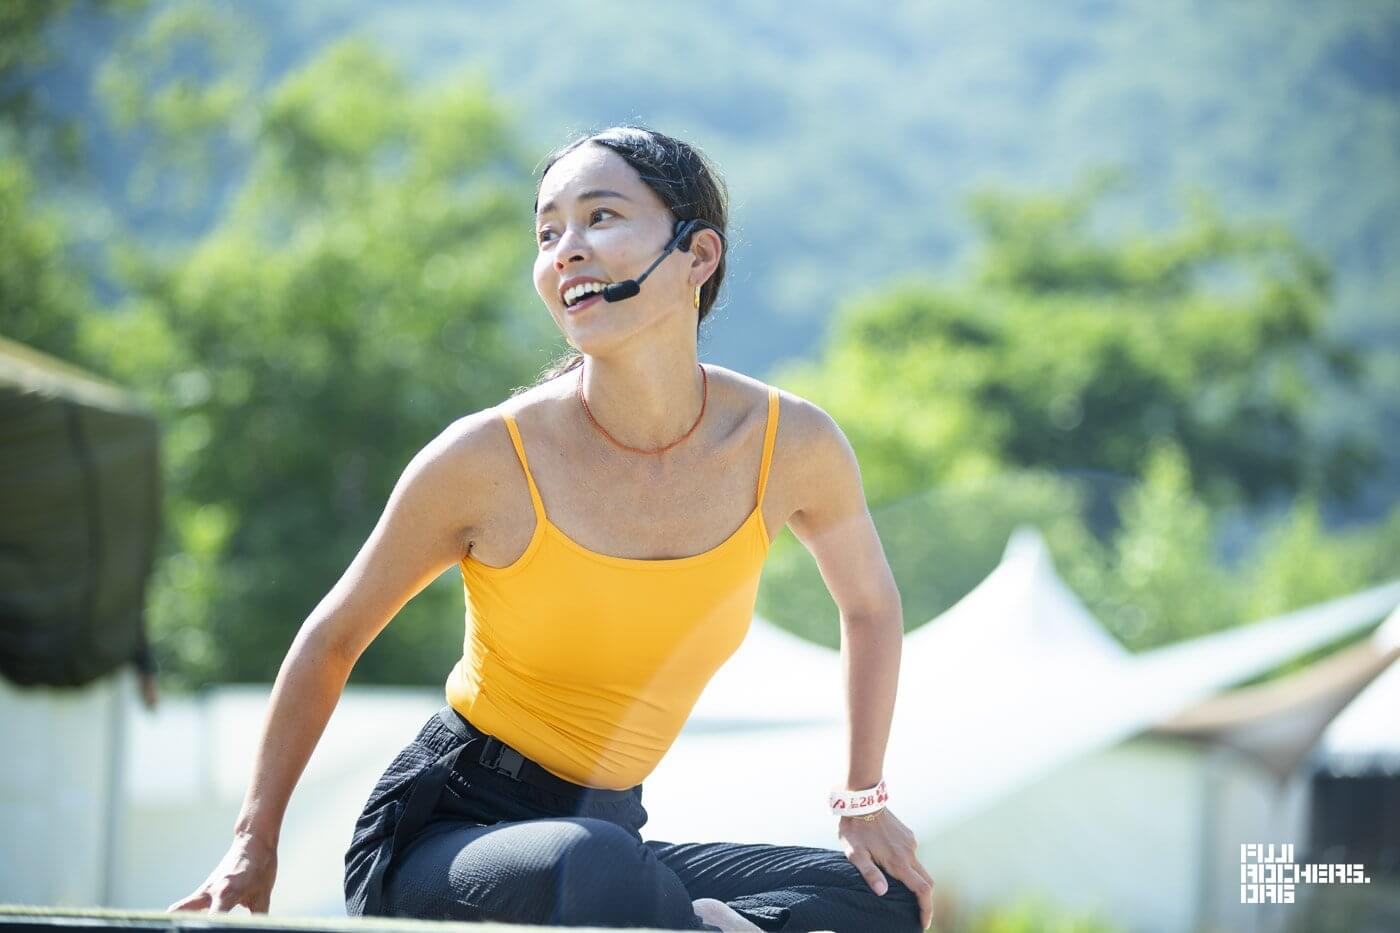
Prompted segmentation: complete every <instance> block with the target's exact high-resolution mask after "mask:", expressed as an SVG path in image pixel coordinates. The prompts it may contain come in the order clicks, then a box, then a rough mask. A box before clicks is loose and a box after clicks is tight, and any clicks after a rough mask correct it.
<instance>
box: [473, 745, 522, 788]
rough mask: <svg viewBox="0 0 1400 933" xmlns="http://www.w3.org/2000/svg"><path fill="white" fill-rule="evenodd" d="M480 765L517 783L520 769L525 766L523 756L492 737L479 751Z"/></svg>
mask: <svg viewBox="0 0 1400 933" xmlns="http://www.w3.org/2000/svg"><path fill="white" fill-rule="evenodd" d="M481 763H482V764H483V765H485V766H486V767H488V768H490V769H492V770H493V771H498V772H500V773H501V774H504V775H506V776H507V777H509V778H510V779H511V780H514V781H518V780H520V769H521V768H522V767H524V765H525V756H524V755H521V754H520V753H519V752H517V751H516V750H515V749H513V748H511V747H510V746H509V745H507V744H505V743H504V742H502V741H501V740H500V739H498V738H496V737H495V736H494V735H493V736H491V737H490V738H488V739H487V741H486V747H485V748H484V749H482V751H481Z"/></svg>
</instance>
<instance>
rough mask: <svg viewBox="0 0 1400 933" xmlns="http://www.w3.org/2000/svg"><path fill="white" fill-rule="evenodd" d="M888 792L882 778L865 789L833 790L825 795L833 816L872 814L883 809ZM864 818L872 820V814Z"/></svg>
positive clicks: (886, 801) (887, 800)
mask: <svg viewBox="0 0 1400 933" xmlns="http://www.w3.org/2000/svg"><path fill="white" fill-rule="evenodd" d="M889 799H890V795H889V792H888V791H886V790H885V782H884V779H883V778H882V779H881V780H880V783H879V784H876V785H875V786H874V787H870V788H867V789H865V790H834V791H832V792H831V795H830V796H829V797H827V805H828V806H829V807H830V808H831V814H832V815H833V816H864V815H865V814H867V813H868V814H874V813H877V812H879V811H880V810H883V809H885V804H886V803H888V802H889ZM864 818H865V819H866V820H873V819H874V818H875V817H874V816H864Z"/></svg>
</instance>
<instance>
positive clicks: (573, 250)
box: [554, 225, 588, 272]
mask: <svg viewBox="0 0 1400 933" xmlns="http://www.w3.org/2000/svg"><path fill="white" fill-rule="evenodd" d="M587 253H588V244H587V243H586V242H585V241H584V239H583V235H582V234H581V233H578V232H577V231H576V230H575V229H574V228H573V226H572V225H571V226H568V227H566V228H565V229H564V232H563V233H561V234H560V235H559V242H558V244H556V245H555V248H554V268H555V269H557V270H559V271H561V272H562V271H563V270H564V267H566V266H567V265H568V264H569V263H571V262H577V261H580V260H582V259H584V258H586V256H587Z"/></svg>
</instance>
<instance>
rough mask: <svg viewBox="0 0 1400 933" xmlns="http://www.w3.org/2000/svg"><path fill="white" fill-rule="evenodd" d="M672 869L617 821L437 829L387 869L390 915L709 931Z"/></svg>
mask: <svg viewBox="0 0 1400 933" xmlns="http://www.w3.org/2000/svg"><path fill="white" fill-rule="evenodd" d="M691 900H692V898H691V896H690V894H689V892H688V891H687V890H686V888H685V886H684V885H683V884H682V883H681V882H680V879H678V878H677V877H676V875H675V873H674V872H672V871H671V870H670V869H669V868H667V867H666V866H665V865H663V864H662V863H661V862H660V861H658V860H657V859H656V857H655V856H654V855H653V853H652V852H651V851H650V850H649V849H647V848H646V846H645V845H643V844H642V843H641V842H640V841H639V840H638V839H637V838H636V837H635V836H633V835H632V834H631V833H629V832H628V831H627V830H626V829H624V828H623V827H621V826H618V825H617V824H616V823H611V822H608V821H607V820H600V819H595V818H591V817H561V818H557V819H532V820H520V821H517V822H503V823H495V824H492V825H490V826H481V825H477V824H473V823H454V822H450V821H444V822H439V823H434V824H432V825H431V826H429V827H428V828H427V829H425V830H424V831H423V833H422V834H421V835H419V836H418V837H417V838H415V839H414V840H413V842H412V843H411V844H410V845H409V846H408V847H407V848H406V849H405V850H404V851H403V852H401V853H399V854H398V855H397V856H396V857H395V858H394V860H393V862H392V863H391V864H390V866H389V870H388V873H387V874H386V876H385V879H384V901H385V913H386V914H387V915H389V916H396V917H416V918H419V919H425V920H468V921H471V920H478V921H480V920H496V921H505V922H511V923H537V924H554V925H557V926H640V927H648V926H649V927H662V928H668V929H679V930H698V929H705V927H704V926H703V925H702V924H701V922H700V920H699V918H697V917H696V916H695V912H694V910H693V909H692V907H691Z"/></svg>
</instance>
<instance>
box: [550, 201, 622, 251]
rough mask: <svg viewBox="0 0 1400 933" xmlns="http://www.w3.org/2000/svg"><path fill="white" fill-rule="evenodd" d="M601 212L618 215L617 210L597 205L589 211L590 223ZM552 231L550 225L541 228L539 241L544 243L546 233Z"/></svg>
mask: <svg viewBox="0 0 1400 933" xmlns="http://www.w3.org/2000/svg"><path fill="white" fill-rule="evenodd" d="M599 214H612V215H613V216H614V217H616V216H618V214H617V211H615V210H613V209H612V208H610V207H595V208H593V210H591V211H589V212H588V221H589V223H592V222H593V218H594V217H597V216H598V215H599ZM550 233H553V231H552V230H550V229H549V228H548V227H546V228H545V229H543V230H541V231H540V232H539V236H538V239H539V242H541V243H544V242H545V237H546V235H547V234H550Z"/></svg>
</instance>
